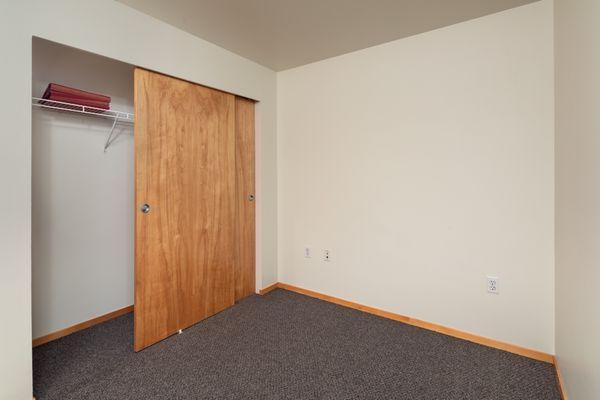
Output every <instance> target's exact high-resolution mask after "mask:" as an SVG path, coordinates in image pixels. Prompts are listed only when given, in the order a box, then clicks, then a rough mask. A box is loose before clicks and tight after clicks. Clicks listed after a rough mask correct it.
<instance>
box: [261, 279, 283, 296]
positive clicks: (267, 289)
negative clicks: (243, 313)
mask: <svg viewBox="0 0 600 400" xmlns="http://www.w3.org/2000/svg"><path fill="white" fill-rule="evenodd" d="M279 285H280V283H279V282H275V283H274V284H272V285H269V286H267V287H266V288H264V289H261V290H259V291H258V294H260V295H261V296H262V295H263V294H267V293H269V292H270V291H272V290H275V289H277V288H278V287H280V286H279Z"/></svg>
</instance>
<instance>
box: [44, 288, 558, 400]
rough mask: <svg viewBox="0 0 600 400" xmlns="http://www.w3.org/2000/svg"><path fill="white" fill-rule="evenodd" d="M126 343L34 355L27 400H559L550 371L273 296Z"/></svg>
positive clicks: (71, 342) (67, 341) (124, 335)
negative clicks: (142, 342)
mask: <svg viewBox="0 0 600 400" xmlns="http://www.w3.org/2000/svg"><path fill="white" fill-rule="evenodd" d="M132 341H133V318H132V314H129V315H125V316H123V317H120V318H117V319H114V320H112V321H109V322H106V323H103V324H101V325H97V326H95V327H92V328H90V329H87V330H84V331H81V332H78V333H75V334H72V335H70V336H67V337H65V338H62V339H59V340H56V341H54V342H51V343H48V344H45V345H43V346H40V347H37V348H35V349H34V352H33V360H34V361H33V367H34V392H35V395H36V397H37V399H38V400H44V399H57V400H69V399H78V400H82V399H94V400H98V399H119V400H121V399H144V400H148V399H171V400H172V399H411V400H418V399H428V400H431V399H435V400H454V399H456V400H467V399H473V400H485V399H515V400H528V399H536V400H538V399H543V400H554V399H556V400H559V399H560V395H559V392H558V389H557V382H556V378H555V373H554V369H553V367H552V365H550V364H547V363H543V362H537V361H533V360H530V359H528V358H524V357H520V356H517V355H514V354H510V353H506V352H502V351H499V350H495V349H491V348H487V347H484V346H480V345H477V344H473V343H470V342H466V341H462V340H459V339H454V338H451V337H448V336H444V335H441V334H437V333H433V332H430V331H427V330H423V329H420V328H416V327H412V326H409V325H405V324H402V323H398V322H394V321H391V320H387V319H384V318H379V317H376V316H373V315H370V314H365V313H362V312H359V311H355V310H351V309H347V308H344V307H341V306H337V305H334V304H330V303H326V302H323V301H320V300H316V299H312V298H309V297H306V296H302V295H299V294H296V293H292V292H288V291H285V290H280V289H279V290H275V291H273V292H271V293H269V294H268V295H265V296H262V297H261V296H251V297H249V298H247V299H245V300H243V301H241V302H240V303H239V304H237V305H235V306H234V307H232V308H230V309H228V310H226V311H224V312H222V313H220V314H218V315H216V316H214V317H212V318H210V319H208V320H206V321H203V322H201V323H199V324H197V325H195V326H193V327H191V328H189V329H187V330H185V331H184V332H183V334H181V335H176V336H173V337H171V338H169V339H167V340H164V341H162V342H160V343H158V344H156V345H154V346H152V347H150V348H148V349H146V350H144V351H142V352H140V353H137V354H136V353H134V352H133V343H132Z"/></svg>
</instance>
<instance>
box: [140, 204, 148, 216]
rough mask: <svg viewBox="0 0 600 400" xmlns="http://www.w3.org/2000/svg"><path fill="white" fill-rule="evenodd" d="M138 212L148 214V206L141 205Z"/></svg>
mask: <svg viewBox="0 0 600 400" xmlns="http://www.w3.org/2000/svg"><path fill="white" fill-rule="evenodd" d="M140 211H141V212H143V213H144V214H148V213H149V212H150V204H142V206H141V207H140Z"/></svg>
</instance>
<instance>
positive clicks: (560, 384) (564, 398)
mask: <svg viewBox="0 0 600 400" xmlns="http://www.w3.org/2000/svg"><path fill="white" fill-rule="evenodd" d="M554 368H556V379H557V380H558V389H559V390H560V395H561V396H562V400H569V396H567V388H566V387H565V381H564V380H563V376H562V373H561V372H560V368H559V366H558V360H557V359H556V357H554Z"/></svg>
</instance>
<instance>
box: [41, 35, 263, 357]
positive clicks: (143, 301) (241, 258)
mask: <svg viewBox="0 0 600 400" xmlns="http://www.w3.org/2000/svg"><path fill="white" fill-rule="evenodd" d="M47 45H48V46H59V45H56V44H52V43H49V42H48V44H47ZM40 46H42V45H41V44H38V45H37V47H40ZM44 46H45V45H44ZM61 47H64V46H61ZM35 50H36V46H34V51H35ZM61 51H62V50H61ZM69 51H73V52H80V51H78V50H74V49H73V50H71V49H69ZM80 53H82V57H84V58H85V57H87V58H90V57H99V56H95V55H91V54H89V53H85V54H83V53H84V52H80ZM46 56H48V55H47V54H46ZM34 60H35V57H34ZM110 62H112V63H116V62H115V61H114V60H111V61H110ZM88 63H89V62H88ZM118 68H121V69H120V71H126V70H127V67H118ZM123 68H125V69H123ZM130 68H131V69H130V71H131V79H132V84H133V104H132V108H133V109H132V110H131V111H132V114H134V115H135V117H134V123H133V128H132V129H131V132H130V133H129V134H130V135H131V136H132V138H133V143H132V147H127V146H126V147H123V145H124V144H126V143H127V142H128V139H127V133H125V134H124V135H125V137H121V138H120V139H119V137H118V136H119V134H117V136H116V137H113V138H112V139H109V140H107V141H106V145H107V146H106V148H104V149H103V148H101V147H98V148H97V150H98V154H95V153H94V156H93V157H94V160H95V161H94V162H93V163H90V164H89V165H87V166H86V168H98V169H99V170H102V169H103V168H109V165H110V164H109V163H110V162H111V159H110V158H111V157H116V156H118V157H120V158H121V159H122V158H123V157H130V159H131V164H132V165H135V170H134V172H133V173H132V175H133V176H132V179H131V180H130V181H127V180H121V181H120V183H119V185H118V186H117V187H115V188H114V190H115V192H114V193H113V194H114V196H115V197H121V198H122V196H121V193H119V192H118V190H122V188H123V186H122V185H123V182H129V183H130V185H131V187H129V188H128V189H127V190H131V191H132V195H133V194H134V196H135V199H134V201H133V202H132V203H133V204H131V203H129V204H128V205H126V206H125V207H129V208H128V209H127V210H121V211H122V212H123V214H122V215H124V216H127V215H131V217H132V219H133V220H132V221H131V226H132V228H133V232H130V234H131V235H133V238H131V241H129V239H128V241H129V243H131V244H132V247H133V249H132V252H134V256H133V260H130V259H129V258H127V257H125V258H123V256H122V255H123V254H126V252H125V253H116V252H115V255H114V257H113V258H115V257H116V258H119V257H120V258H119V263H120V265H122V266H129V268H131V271H132V272H134V273H133V285H132V286H133V287H132V288H131V291H132V297H133V305H134V317H133V319H134V338H133V343H134V349H135V351H139V350H142V349H144V348H146V347H148V346H150V345H152V344H154V343H156V342H158V341H160V340H162V339H165V338H167V337H168V336H170V335H172V334H175V333H177V332H181V331H182V330H183V329H185V328H187V327H190V326H191V325H193V324H196V323H198V322H200V321H202V320H203V319H205V318H208V317H210V316H212V315H214V314H216V313H218V312H220V311H222V310H224V309H226V308H228V307H230V306H232V305H233V304H234V303H235V302H236V301H238V300H241V299H242V298H244V297H246V296H248V295H251V294H253V293H255V269H256V267H255V258H256V254H255V247H256V244H255V204H256V202H255V183H254V180H255V171H254V159H255V154H254V152H255V147H254V135H255V130H254V129H255V119H254V112H255V102H254V101H253V100H250V99H246V98H242V97H239V96H236V95H233V94H230V93H226V92H223V91H219V90H216V89H212V88H208V87H205V86H202V85H198V84H195V83H191V82H188V81H184V80H181V79H177V78H173V77H170V76H167V75H163V74H160V73H157V72H153V71H148V70H145V69H142V68H137V67H130ZM38 69H39V68H38ZM35 70H36V68H34V72H35ZM34 75H35V73H34ZM95 78H96V77H95ZM44 79H46V80H48V82H47V83H50V82H49V81H50V80H51V79H54V78H52V77H50V76H44ZM56 83H60V84H69V83H71V82H61V81H58V82H56ZM40 84H41V83H38V85H37V86H35V85H34V90H38V91H39V87H40ZM81 89H88V88H86V87H81ZM92 89H94V88H92ZM107 94H110V93H107ZM34 96H35V93H34ZM34 105H38V106H39V104H38V103H36V101H35V99H34ZM46 105H48V103H47V104H46ZM50 105H52V104H50ZM44 108H48V109H49V110H44V111H39V112H40V113H52V116H51V119H48V120H47V121H50V122H52V124H54V125H57V126H62V125H63V124H64V120H69V118H71V116H68V115H67V114H70V113H72V112H73V111H74V110H76V108H72V109H70V110H68V109H65V110H60V109H56V108H52V107H44ZM58 108H60V107H58ZM36 113H37V111H36ZM108 115H109V113H106V115H104V116H108ZM110 115H112V114H110ZM100 116H102V115H92V116H89V117H83V116H80V115H79V116H76V117H75V118H76V119H75V122H73V123H77V122H82V121H84V119H85V118H91V119H98V120H101V119H102V118H97V117H100ZM38 118H39V117H38ZM44 121H46V119H44V118H39V120H36V123H35V124H34V125H35V130H36V131H39V132H37V133H36V134H35V135H34V153H35V154H34V164H35V163H36V162H37V161H36V154H38V158H39V159H40V160H42V161H39V163H40V165H39V166H37V167H36V166H35V165H34V168H33V172H34V179H33V186H34V187H33V202H34V207H33V209H34V213H36V210H40V211H39V212H37V214H39V215H40V216H38V217H36V215H34V231H35V230H38V231H40V232H41V233H40V234H37V235H36V234H34V238H33V239H34V240H33V248H34V256H33V264H34V287H33V290H34V294H33V296H34V297H36V296H38V297H40V300H38V301H37V302H36V301H34V313H33V314H34V321H33V324H34V332H36V327H35V325H36V323H37V321H36V316H37V318H38V319H40V320H43V319H46V320H49V322H50V323H46V324H45V325H44V327H43V328H40V329H38V330H37V331H39V332H42V333H43V335H41V336H43V337H41V338H39V337H38V338H37V339H38V341H37V343H44V342H47V341H48V340H51V339H53V338H57V337H60V336H64V334H68V333H70V332H73V331H76V330H77V329H76V328H75V326H83V325H85V324H86V321H85V319H86V318H87V315H90V317H93V318H96V319H97V317H102V316H101V315H97V314H102V313H103V314H107V315H108V314H111V312H113V313H114V309H115V303H114V302H111V301H113V300H112V297H111V291H110V288H109V287H108V285H107V287H102V285H101V284H99V285H97V287H95V286H94V285H93V284H92V285H90V282H87V285H86V288H85V291H87V293H88V294H89V296H90V297H91V298H92V297H93V298H94V302H95V303H94V307H93V310H90V311H89V312H87V311H85V310H82V308H85V302H83V303H81V304H77V303H74V302H73V301H72V300H71V302H70V304H71V305H72V308H75V309H77V310H78V312H79V314H77V313H74V312H72V310H67V308H68V307H67V306H65V304H67V303H69V302H64V301H62V302H61V301H54V299H55V298H56V297H57V296H60V294H59V293H58V292H59V291H58V290H55V288H54V287H52V288H50V287H49V286H50V285H51V284H52V285H53V283H51V282H49V281H48V279H47V277H58V279H63V277H64V279H68V280H69V285H70V286H69V287H70V288H76V285H77V284H78V279H84V277H85V276H86V272H84V271H83V270H85V269H86V268H88V265H81V264H82V263H79V264H78V265H79V268H80V269H81V270H82V271H77V273H76V274H73V268H71V269H70V270H69V272H68V275H67V272H65V271H57V270H58V269H60V265H59V266H58V267H57V264H60V260H63V261H64V260H66V259H68V257H69V255H68V254H64V253H66V252H68V251H70V250H73V249H68V248H67V246H66V244H67V243H68V240H67V239H66V238H65V241H62V242H61V240H62V239H61V238H60V237H56V236H57V235H58V236H61V235H64V236H65V237H66V236H68V235H71V236H72V237H76V236H77V232H72V230H73V229H72V227H73V226H81V227H83V226H89V227H93V226H95V225H94V224H102V220H101V218H102V217H95V216H94V212H93V211H94V209H95V208H96V209H97V207H98V205H99V204H101V202H98V203H97V204H95V203H94V204H91V207H90V212H89V213H87V214H86V215H84V214H83V213H77V214H76V215H73V216H72V218H73V219H74V220H76V222H77V223H78V224H79V225H77V224H74V225H71V226H70V227H68V228H65V227H63V226H62V225H61V226H60V227H59V228H57V229H54V228H56V226H58V225H60V224H61V223H62V221H61V220H57V219H56V218H45V217H41V216H43V215H44V213H45V212H46V211H52V210H50V209H49V208H48V207H50V205H52V206H53V207H54V206H56V201H52V202H47V201H45V200H43V203H44V204H42V203H41V202H42V199H45V198H46V197H48V196H46V193H54V192H55V189H54V188H52V187H51V184H52V182H54V181H60V177H58V178H54V179H46V180H44V179H43V177H41V176H35V175H36V174H38V175H40V174H43V173H45V171H46V170H47V169H48V168H47V167H46V165H45V164H51V163H52V162H54V163H56V164H58V163H60V162H61V161H60V160H51V158H52V153H51V149H52V146H51V145H50V144H44V145H37V148H36V140H38V141H40V143H41V141H42V140H51V139H49V138H48V136H47V135H46V136H45V137H46V138H45V139H43V137H44V136H43V135H42V134H41V133H42V131H43V130H44V127H43V126H42V124H43V123H44ZM71 122H72V121H69V123H71ZM111 122H112V121H111V120H110V118H109V119H108V121H107V122H106V123H104V125H102V123H101V124H100V125H101V126H104V129H105V131H104V135H106V134H107V133H108V131H109V130H110V132H111V134H112V132H113V130H114V128H115V125H117V123H118V122H119V121H117V120H116V119H115V121H114V123H112V124H111ZM86 123H87V122H86ZM90 124H91V123H90ZM111 126H112V129H110V127H111ZM85 128H86V127H85V126H81V124H80V125H79V126H78V129H77V132H76V133H75V132H73V134H74V135H75V134H76V135H86V134H90V132H86V129H85ZM117 130H118V128H117ZM47 133H48V132H43V134H44V135H45V134H47ZM50 133H51V132H50ZM96 134H97V132H96ZM121 134H122V135H123V133H121ZM36 137H39V138H40V139H36ZM80 137H81V136H80ZM119 140H120V141H121V142H120V144H121V147H120V148H119ZM113 142H114V143H113ZM108 145H110V146H108ZM113 146H115V147H117V148H118V150H117V153H119V154H118V155H117V154H113V153H111V152H112V151H113ZM95 149H96V148H95ZM104 150H107V151H106V152H104ZM70 151H75V152H76V151H78V150H77V148H76V147H75V146H73V147H70ZM85 151H88V150H85ZM95 151H96V150H94V152H95ZM82 152H83V149H82ZM102 153H104V154H102ZM78 158H79V159H80V160H82V162H84V161H85V160H86V159H87V158H89V157H85V156H84V155H80V156H76V157H74V159H73V160H77V159H78ZM49 160H50V161H49ZM42 163H44V165H41V164H42ZM73 165H75V164H74V163H73V164H71V169H73V168H72V167H73ZM125 165H126V164H125ZM71 172H72V173H73V174H84V173H86V172H89V171H85V172H84V171H79V172H78V171H71ZM123 173H125V174H126V173H127V172H126V171H123ZM94 176H95V174H94V173H90V174H89V175H88V176H87V182H88V183H90V185H91V186H90V188H91V187H98V185H95V184H94V183H92V182H90V180H93V179H94ZM114 176H116V175H114V174H113V175H107V176H102V179H103V182H100V183H99V185H100V186H99V187H100V188H101V190H102V194H101V195H102V196H104V197H106V198H107V199H108V198H110V196H111V194H110V191H111V187H110V182H109V181H110V180H111V179H113V178H114ZM69 182H70V181H69V180H65V182H64V184H65V185H68V184H69ZM82 182H83V178H82ZM77 190H78V189H77V188H73V192H77ZM83 190H84V191H85V188H83ZM82 197H85V194H84V193H82ZM79 200H80V199H77V198H72V199H68V198H66V197H61V202H62V203H61V205H62V208H63V209H69V208H72V209H78V207H79V206H80V204H79V205H78V204H77V202H78V201H79ZM89 201H90V202H92V203H93V202H94V200H93V199H91V198H90V199H89ZM36 202H37V203H36ZM71 202H72V203H71ZM49 204H50V205H49ZM119 204H123V203H122V202H121V203H119ZM116 206H117V205H116V203H115V204H111V205H110V207H112V208H114V207H116ZM113 211H114V210H113ZM98 214H100V215H102V210H99V212H98ZM107 218H108V214H105V215H104V219H107ZM127 218H128V217H127ZM52 224H54V225H55V226H52ZM122 226H126V225H122ZM49 227H51V228H52V229H49ZM109 228H110V227H109ZM53 229H54V230H53ZM67 230H71V232H69V233H68V235H67V234H66V233H65V232H66V231H67ZM46 231H48V232H50V231H52V232H53V235H54V236H53V235H50V234H48V233H46ZM116 233H117V232H115V234H116ZM110 234H111V233H110V232H108V233H107V236H108V235H110ZM118 234H119V235H120V236H121V237H125V236H127V235H128V233H127V232H123V231H122V230H121V231H120V232H118ZM73 235H74V236H73ZM77 240H78V241H81V242H86V241H87V239H86V238H85V237H78V238H77ZM93 240H94V237H93V235H90V238H89V241H93ZM121 242H123V241H121ZM54 243H63V245H62V246H61V247H60V248H59V247H53V246H55V245H54ZM113 244H114V243H113ZM103 245H104V248H100V249H98V248H96V247H93V246H97V247H102V246H103ZM119 245H122V246H127V244H126V243H125V244H123V243H120V244H119ZM86 246H87V244H86ZM86 246H81V247H82V248H84V249H85V248H89V249H93V251H92V253H93V254H89V263H90V264H89V265H90V266H89V268H90V271H88V272H93V274H96V276H98V277H99V279H98V282H99V283H100V282H104V281H109V280H110V279H111V277H108V276H104V277H102V274H103V270H102V266H104V265H107V264H108V263H106V262H105V263H104V264H98V265H100V266H101V268H98V265H97V266H96V267H92V266H93V265H94V257H96V256H97V255H98V254H102V253H101V252H110V251H111V248H110V246H111V243H108V244H102V243H89V247H86ZM48 254H52V255H56V254H62V256H63V257H62V258H57V259H56V260H55V261H53V262H47V260H46V259H47V258H48V257H47V255H48ZM121 270H122V268H121ZM106 271H107V272H106V273H109V272H110V271H112V270H111V269H110V268H106ZM110 273H113V272H110ZM36 276H37V277H42V278H37V279H36ZM67 276H68V278H67ZM114 276H115V275H113V276H112V278H114ZM122 284H124V285H127V283H119V285H122ZM73 285H75V286H73ZM103 291H105V293H103ZM55 292H56V293H55ZM90 292H93V293H90ZM79 295H81V293H80V294H79ZM63 297H64V296H63ZM76 297H77V294H75V293H73V294H72V295H71V299H73V298H76ZM121 297H123V296H121ZM42 298H43V300H42ZM124 301H126V300H120V302H121V303H123V302H124ZM36 304H40V306H39V308H40V309H39V310H37V312H36V310H35V307H36ZM124 305H127V304H120V305H119V306H120V307H122V306H124ZM44 307H45V308H44ZM51 307H54V308H53V309H51V312H47V311H48V310H50V308H51ZM69 307H70V306H69ZM61 312H65V313H71V314H70V315H69V318H62V319H61V318H57V317H56V316H57V315H60V314H61ZM46 314H47V315H46ZM91 319H92V318H90V320H91ZM52 320H53V321H52ZM88 322H89V321H88ZM57 328H60V329H57ZM50 330H53V331H55V332H49V331H50ZM63 333H64V334H63ZM34 339H36V338H35V337H34ZM35 342H36V341H35V340H34V343H35Z"/></svg>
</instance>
